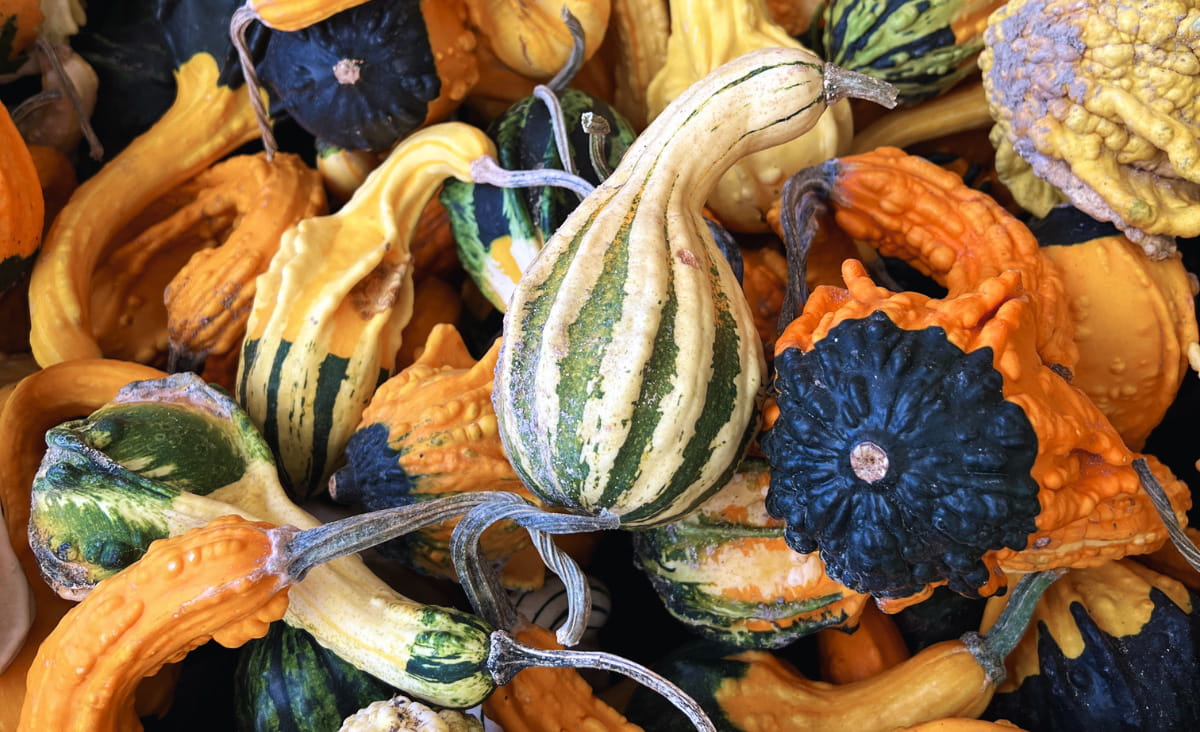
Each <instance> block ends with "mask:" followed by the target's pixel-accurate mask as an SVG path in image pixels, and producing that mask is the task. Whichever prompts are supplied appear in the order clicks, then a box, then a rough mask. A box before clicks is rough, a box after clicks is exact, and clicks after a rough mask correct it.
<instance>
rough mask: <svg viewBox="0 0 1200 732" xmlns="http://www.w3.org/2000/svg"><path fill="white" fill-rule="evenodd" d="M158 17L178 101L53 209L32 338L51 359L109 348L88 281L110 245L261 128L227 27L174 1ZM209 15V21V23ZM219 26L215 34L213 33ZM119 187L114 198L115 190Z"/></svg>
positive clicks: (41, 355)
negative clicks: (200, 18) (237, 81)
mask: <svg viewBox="0 0 1200 732" xmlns="http://www.w3.org/2000/svg"><path fill="white" fill-rule="evenodd" d="M160 11H161V12H165V13H172V15H170V16H169V17H166V18H160V22H163V23H164V27H166V28H169V29H170V34H169V37H168V44H169V45H170V47H171V50H172V53H173V56H174V58H175V61H176V63H177V64H178V65H177V67H176V71H175V80H176V85H177V89H176V95H175V100H174V102H173V103H172V105H171V107H170V109H168V110H167V112H166V113H165V114H163V116H162V117H161V118H160V119H159V120H158V121H157V122H155V123H154V125H153V126H152V127H151V128H150V129H149V130H147V131H146V132H145V133H143V134H141V135H140V136H138V137H137V138H136V139H135V140H134V141H133V142H131V143H130V144H129V145H128V146H127V147H125V148H124V149H123V150H122V151H121V152H120V153H119V154H118V155H116V156H115V157H113V158H112V159H110V160H109V161H108V162H107V163H106V164H105V165H104V166H103V167H102V168H101V169H100V171H99V172H97V173H96V174H95V175H93V176H92V177H91V178H89V179H88V180H86V181H84V183H83V184H81V185H80V186H79V188H78V189H77V190H76V192H75V194H74V195H72V197H71V200H70V201H69V202H68V203H67V205H66V206H65V207H64V208H63V210H62V211H61V212H59V214H58V216H57V217H56V218H55V220H54V223H53V225H52V226H51V228H50V231H49V233H48V234H47V236H46V239H45V241H44V242H43V246H42V251H41V253H40V254H39V256H38V259H37V262H36V263H35V265H34V268H33V274H32V277H31V280H30V293H29V297H30V301H31V302H32V303H35V304H34V306H33V308H32V310H33V312H32V318H31V332H30V336H29V341H30V346H31V348H32V350H33V354H34V356H35V357H36V358H37V361H38V363H39V364H41V365H42V366H43V367H45V366H49V365H51V364H54V363H59V362H62V361H68V360H71V359H78V358H97V357H100V356H101V355H102V351H101V349H100V348H99V346H98V345H97V343H96V342H95V340H94V339H93V337H92V313H91V309H92V307H91V303H90V294H89V289H90V286H91V283H92V276H93V274H94V273H95V271H96V269H97V267H98V265H99V263H100V261H101V258H102V256H103V254H104V250H105V247H106V246H108V243H109V242H110V241H112V239H113V238H114V236H116V235H117V233H118V232H120V231H121V230H122V229H123V228H124V227H125V226H126V225H128V224H129V223H130V222H131V221H133V220H134V219H135V218H136V216H137V215H138V214H139V213H140V212H142V211H144V210H145V209H146V207H147V206H148V205H149V204H150V202H151V201H153V200H155V199H156V198H158V197H159V196H161V195H162V193H163V191H167V190H171V189H173V188H175V187H176V186H178V185H180V184H182V183H183V182H184V181H187V180H188V179H190V178H192V177H194V176H195V175H196V174H198V173H199V172H200V171H201V170H204V169H205V168H207V167H209V166H210V165H212V164H213V163H214V162H216V161H217V160H219V159H220V158H223V157H225V156H226V155H228V154H229V153H231V152H233V151H234V150H235V149H237V148H238V147H240V146H241V145H243V144H245V143H246V142H249V141H250V140H252V139H253V138H254V136H255V130H256V128H255V123H254V115H253V110H252V109H251V107H250V104H249V103H248V101H247V98H246V95H245V94H244V93H243V92H242V91H241V90H238V89H233V88H231V87H230V86H229V85H228V84H229V82H228V81H227V80H226V79H225V78H224V77H223V76H222V70H221V68H220V66H219V65H218V63H217V58H220V57H223V54H224V52H225V51H226V50H227V48H228V43H229V41H228V38H227V37H225V36H224V34H219V35H217V34H214V33H213V30H212V28H211V27H203V28H198V27H196V26H194V25H189V24H188V18H187V17H185V16H186V13H185V12H184V11H183V10H181V9H180V8H179V7H177V6H176V5H173V4H170V3H168V4H166V5H164V6H163V7H162V8H160ZM209 25H211V24H209ZM214 35H216V36H217V37H214ZM114 190H119V191H121V195H120V196H119V197H116V198H114V196H113V193H112V192H113V191H114Z"/></svg>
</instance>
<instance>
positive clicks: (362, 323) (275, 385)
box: [237, 122, 496, 500]
mask: <svg viewBox="0 0 1200 732" xmlns="http://www.w3.org/2000/svg"><path fill="white" fill-rule="evenodd" d="M495 153H496V149H495V146H494V145H493V144H492V141H491V140H490V139H488V137H487V135H485V134H484V133H483V131H482V130H480V129H477V128H475V127H473V126H471V125H467V124H465V123H462V122H443V123H440V124H436V125H431V126H429V127H426V128H424V129H422V130H419V131H417V132H415V133H413V134H411V135H409V136H408V137H406V138H405V139H404V140H403V141H402V142H401V143H400V144H399V145H397V146H396V147H395V148H393V150H392V152H391V153H390V154H389V155H388V157H387V159H385V160H384V161H383V163H381V164H380V166H379V167H378V168H376V169H375V170H374V171H373V172H372V173H371V174H370V175H369V176H368V177H367V179H366V180H365V181H363V183H362V185H361V186H359V188H358V189H357V190H356V191H355V192H354V195H353V197H352V198H351V199H350V200H349V201H348V202H346V204H345V205H344V206H342V208H341V209H339V210H338V211H337V212H336V213H333V214H330V215H328V216H315V217H311V218H307V219H304V220H302V221H300V223H299V224H297V225H296V226H295V227H293V228H292V229H290V230H289V231H288V232H286V233H285V234H284V235H283V239H282V240H281V241H280V244H279V251H278V253H277V254H276V255H275V257H274V258H273V259H272V260H271V264H270V267H269V268H268V269H267V271H266V272H265V273H264V274H263V275H262V276H261V277H259V279H258V283H257V288H258V289H257V292H256V294H255V298H254V306H253V310H252V311H251V313H250V318H249V322H248V323H247V327H246V341H245V344H244V345H243V347H242V359H241V362H240V364H239V370H238V382H237V398H238V401H239V402H240V403H241V405H242V406H243V407H244V408H245V409H246V411H247V412H248V413H249V414H250V416H251V418H252V419H253V420H254V423H255V424H257V425H258V426H259V428H260V429H261V430H262V434H263V437H264V438H265V439H266V441H267V443H268V444H269V445H270V446H271V449H272V450H273V451H274V452H275V455H276V457H277V459H278V463H279V469H280V475H281V477H282V478H283V479H284V483H285V486H286V487H287V488H288V490H289V492H291V494H292V495H293V496H294V497H295V498H297V499H298V500H303V499H306V498H311V497H313V496H314V495H318V494H321V493H322V492H324V490H325V486H326V483H327V482H328V480H329V476H330V475H332V474H333V471H334V470H335V469H336V468H337V467H338V465H337V462H338V460H340V458H341V456H342V453H343V451H344V449H345V447H346V441H347V440H348V439H349V438H350V435H351V434H352V433H353V432H354V429H355V428H356V427H357V426H358V422H359V419H360V418H361V416H362V412H363V409H364V408H365V407H366V404H367V402H368V401H370V399H371V395H372V394H374V392H375V388H376V387H377V386H378V385H379V384H380V383H381V382H382V381H383V380H384V379H386V378H387V377H388V376H391V375H392V373H393V372H394V370H395V367H396V352H397V350H398V349H399V348H400V344H401V339H402V333H403V331H404V327H405V326H406V325H408V322H409V320H410V318H411V317H412V310H413V272H412V261H413V258H412V253H411V250H410V243H411V240H412V237H413V233H414V232H415V231H416V228H417V224H418V221H419V219H420V216H421V211H422V210H423V209H424V207H425V204H426V203H428V201H429V199H431V198H432V197H433V196H434V195H435V194H436V193H437V192H438V190H439V189H440V188H441V186H442V182H443V181H444V180H445V179H447V178H451V177H454V178H459V179H461V180H471V174H470V165H471V162H472V161H474V160H475V159H476V158H479V157H482V156H484V155H487V156H494V155H495Z"/></svg>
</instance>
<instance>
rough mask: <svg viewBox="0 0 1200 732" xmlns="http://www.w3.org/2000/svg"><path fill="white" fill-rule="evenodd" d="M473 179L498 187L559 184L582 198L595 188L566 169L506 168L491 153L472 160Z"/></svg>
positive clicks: (558, 185)
mask: <svg viewBox="0 0 1200 732" xmlns="http://www.w3.org/2000/svg"><path fill="white" fill-rule="evenodd" d="M471 179H472V180H473V181H474V182H476V183H487V184H488V185H493V186H496V187H497V188H532V187H535V186H557V187H558V188H566V189H567V190H569V191H572V192H573V193H575V194H576V195H578V196H579V197H580V198H584V197H586V196H587V195H588V194H589V193H591V192H592V191H593V190H595V188H596V187H595V186H593V185H592V184H591V183H589V182H588V181H587V180H586V179H584V178H582V177H580V176H578V175H572V174H571V173H568V172H567V171H565V170H555V169H553V168H543V169H540V170H505V169H504V168H501V167H500V166H499V164H497V163H496V159H495V158H493V157H492V156H490V155H484V156H482V157H478V158H475V159H474V160H472V161H471Z"/></svg>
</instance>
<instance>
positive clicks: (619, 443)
mask: <svg viewBox="0 0 1200 732" xmlns="http://www.w3.org/2000/svg"><path fill="white" fill-rule="evenodd" d="M860 81H861V82H864V83H867V84H868V86H869V80H863V79H862V78H861V77H860V76H859V75H856V74H849V73H847V72H843V71H841V70H840V69H837V68H836V67H832V66H827V65H826V64H825V63H824V62H822V61H821V59H820V58H819V57H817V56H816V55H815V54H813V53H811V52H809V51H806V50H804V49H801V48H771V49H762V50H758V51H754V52H751V53H749V54H746V55H744V56H741V57H739V58H738V59H735V60H734V61H731V62H729V63H728V64H725V65H723V66H721V67H719V68H717V69H716V70H714V71H713V72H712V73H710V74H709V75H708V76H706V77H704V78H703V79H701V80H700V81H698V82H697V83H696V84H694V85H693V86H691V87H689V88H688V90H687V91H685V92H684V93H683V94H681V95H680V96H679V97H678V98H676V100H675V101H674V102H673V103H672V104H671V105H670V106H669V107H667V109H665V110H664V111H663V112H662V114H660V115H659V116H658V118H656V119H655V120H654V122H653V123H652V124H651V125H650V126H649V127H648V128H647V129H646V130H645V131H643V132H642V134H641V135H640V136H639V137H638V138H637V140H635V141H634V144H633V146H632V147H630V149H629V150H628V152H626V154H625V157H624V158H622V161H621V164H620V165H619V166H618V167H617V169H616V170H614V171H613V173H612V175H610V176H609V177H608V179H607V180H605V182H604V183H602V184H601V185H600V186H599V187H597V188H596V189H595V190H594V191H593V192H592V193H591V194H589V195H588V196H587V197H586V198H585V199H584V200H583V201H582V202H581V203H580V205H579V206H578V207H577V208H576V209H575V210H574V211H573V212H572V214H571V215H570V216H569V217H568V218H567V220H566V221H565V222H564V223H563V225H562V226H560V227H559V228H558V230H557V231H555V233H554V235H553V236H551V237H550V239H549V240H548V241H547V242H546V246H545V247H544V248H543V249H542V252H541V254H540V255H539V256H538V258H537V259H536V260H535V261H534V262H533V264H532V265H531V266H530V267H529V269H528V270H526V272H525V274H524V275H523V276H522V278H521V280H520V282H519V283H518V284H517V288H516V290H515V291H514V293H513V297H512V300H511V302H510V303H509V308H508V311H507V313H506V314H505V317H504V341H503V345H502V346H501V349H500V357H499V362H498V364H497V368H496V380H495V388H494V391H493V396H492V399H493V402H494V404H495V407H496V414H497V416H498V418H499V426H500V435H501V438H502V440H503V444H504V447H505V451H506V453H507V454H508V456H509V459H510V461H511V462H512V463H513V467H514V468H515V469H516V471H517V473H518V475H520V476H521V478H522V480H523V481H524V482H525V484H526V485H527V486H528V487H529V488H530V490H532V491H534V492H535V493H537V494H538V495H539V496H540V497H542V499H543V500H544V501H545V502H546V503H548V504H551V505H554V506H560V507H563V508H566V509H568V510H570V511H572V512H575V513H582V514H586V515H599V514H601V513H602V512H606V511H607V512H609V513H612V514H615V515H616V516H618V517H619V518H620V519H621V523H622V525H623V526H627V527H640V526H651V525H655V524H660V523H665V522H668V521H672V520H675V519H677V518H680V517H682V516H683V515H686V514H687V513H689V512H690V511H691V510H692V509H693V508H695V507H696V506H697V505H699V504H700V503H701V502H702V501H703V500H705V499H706V498H707V497H708V496H709V495H711V494H712V493H713V492H714V491H715V490H717V489H718V488H719V487H720V486H722V485H723V484H724V483H725V482H726V481H727V480H728V479H729V477H730V475H731V474H732V473H733V470H734V468H735V466H736V465H737V463H738V461H739V460H740V459H741V457H742V454H743V452H744V450H745V447H746V445H747V443H748V442H749V440H750V438H751V437H752V436H753V435H754V433H755V431H756V428H757V426H758V419H757V415H758V411H759V404H760V399H759V390H760V387H761V386H762V382H763V378H764V375H765V359H764V354H763V346H762V343H761V341H760V340H759V338H758V335H757V334H756V331H755V327H754V319H753V317H752V316H751V313H750V309H749V306H748V305H747V303H746V301H745V297H744V296H743V295H742V292H741V288H740V287H739V286H738V283H737V280H736V279H735V278H734V275H733V272H732V270H731V269H730V266H729V264H728V263H727V262H726V261H725V258H724V257H723V256H722V255H721V252H720V250H719V249H718V248H717V246H716V244H715V243H714V241H713V237H712V234H711V233H710V232H709V229H708V226H707V225H706V224H705V222H704V217H703V215H702V208H703V205H704V201H705V200H706V199H707V197H708V195H709V193H710V192H711V191H712V189H713V187H714V186H715V185H716V183H717V181H718V180H719V179H720V177H721V175H722V174H723V173H724V172H725V171H726V170H728V169H729V168H730V167H731V166H732V165H733V164H734V163H735V162H737V160H739V159H740V158H742V157H743V156H745V155H748V154H751V153H753V152H756V151H758V150H762V149H766V148H769V147H772V146H774V145H778V144H780V143H782V142H785V141H787V140H790V139H793V138H795V137H796V136H798V135H800V134H802V133H804V132H805V131H806V130H808V129H810V128H811V127H812V125H813V124H815V123H816V121H817V119H818V118H819V117H820V116H821V114H822V112H824V110H825V109H826V107H827V105H828V104H830V103H832V102H833V101H836V100H837V99H838V98H841V97H842V96H844V95H847V94H866V93H869V92H859V91H857V90H852V89H849V88H848V85H849V86H853V85H855V84H856V82H860Z"/></svg>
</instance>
